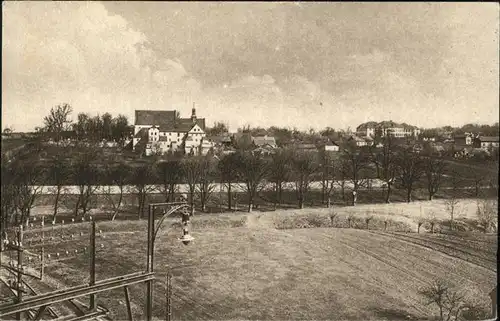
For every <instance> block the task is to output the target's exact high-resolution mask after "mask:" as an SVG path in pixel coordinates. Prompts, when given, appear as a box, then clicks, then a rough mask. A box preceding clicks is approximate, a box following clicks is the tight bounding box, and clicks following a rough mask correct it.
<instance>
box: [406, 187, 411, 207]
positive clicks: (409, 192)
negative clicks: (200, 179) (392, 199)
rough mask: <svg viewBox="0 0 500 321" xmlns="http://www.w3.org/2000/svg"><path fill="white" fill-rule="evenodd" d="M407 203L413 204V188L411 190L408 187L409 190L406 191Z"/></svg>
mask: <svg viewBox="0 0 500 321" xmlns="http://www.w3.org/2000/svg"><path fill="white" fill-rule="evenodd" d="M406 202H407V203H410V202H411V188H410V187H408V188H407V189H406Z"/></svg>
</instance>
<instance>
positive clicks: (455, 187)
mask: <svg viewBox="0 0 500 321" xmlns="http://www.w3.org/2000/svg"><path fill="white" fill-rule="evenodd" d="M449 177H450V185H451V186H450V187H449V189H448V191H449V193H448V198H447V199H445V201H444V203H445V205H446V210H447V211H448V214H450V230H453V227H454V226H453V224H454V221H455V216H456V215H458V214H459V213H460V207H459V204H460V187H461V183H462V182H463V179H462V178H460V176H459V174H458V173H456V172H453V171H452V172H451V173H450V176H449Z"/></svg>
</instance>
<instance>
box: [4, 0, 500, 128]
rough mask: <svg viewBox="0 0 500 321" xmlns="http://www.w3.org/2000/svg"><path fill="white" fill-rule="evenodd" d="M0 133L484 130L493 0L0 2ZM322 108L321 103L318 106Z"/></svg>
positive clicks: (492, 109) (495, 101) (491, 103)
mask: <svg viewBox="0 0 500 321" xmlns="http://www.w3.org/2000/svg"><path fill="white" fill-rule="evenodd" d="M2 6H3V19H2V40H3V41H2V127H3V128H5V127H6V126H13V127H14V129H15V130H16V131H26V130H32V129H33V128H34V127H35V126H40V125H41V123H42V119H43V116H44V115H46V114H47V113H48V111H49V110H50V108H51V107H52V106H54V105H56V104H58V103H64V102H67V103H70V104H71V105H72V106H73V109H74V111H75V114H74V116H73V119H76V113H78V112H89V113H91V114H97V113H100V114H103V113H104V112H110V113H111V114H113V115H117V114H118V113H122V114H125V115H127V116H129V119H130V120H131V121H132V122H133V115H134V110H135V109H154V110H162V109H164V110H171V109H177V110H180V111H181V115H182V116H189V114H190V110H191V107H192V104H193V102H195V103H196V107H197V113H198V116H199V117H205V118H206V119H207V124H208V125H212V124H213V122H215V121H219V120H220V121H225V122H226V123H228V124H229V125H230V128H231V130H236V129H237V127H239V126H243V125H245V124H250V125H252V126H265V127H267V126H271V125H278V126H289V127H298V128H301V129H307V128H310V127H313V128H323V127H326V126H331V127H334V128H344V129H345V128H347V127H349V126H350V127H351V128H355V127H356V126H357V125H359V124H360V123H362V122H365V121H369V120H373V121H381V120H393V121H398V122H407V123H410V124H413V125H417V126H423V127H431V126H441V125H463V124H465V123H470V122H478V123H486V124H492V123H494V122H498V118H499V116H498V113H499V93H498V90H499V61H498V59H499V53H498V48H499V42H498V39H499V36H498V25H499V5H498V4H496V3H400V4H398V3H330V2H324V3H292V2H287V3H278V2H269V3H263V2H255V3H251V2H241V3H222V2H212V3H210V2H208V3H207V2H203V3H202V2H199V3H188V2H182V3H181V2H179V3H175V2H174V3H172V2H157V3H153V2H107V3H99V2H2ZM321 103H322V104H321Z"/></svg>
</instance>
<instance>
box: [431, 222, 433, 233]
mask: <svg viewBox="0 0 500 321" xmlns="http://www.w3.org/2000/svg"><path fill="white" fill-rule="evenodd" d="M431 233H432V234H434V222H431Z"/></svg>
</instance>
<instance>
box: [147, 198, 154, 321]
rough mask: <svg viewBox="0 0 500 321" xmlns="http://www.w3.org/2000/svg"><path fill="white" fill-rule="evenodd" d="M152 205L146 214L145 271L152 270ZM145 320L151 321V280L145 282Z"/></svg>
mask: <svg viewBox="0 0 500 321" xmlns="http://www.w3.org/2000/svg"><path fill="white" fill-rule="evenodd" d="M153 211H154V205H152V204H149V215H148V255H147V259H148V262H147V265H146V271H147V272H148V273H150V272H153V253H154V250H153V247H154V239H153V233H154V212H153ZM146 287H147V289H146V320H147V321H151V320H152V318H153V280H149V281H147V284H146Z"/></svg>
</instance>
